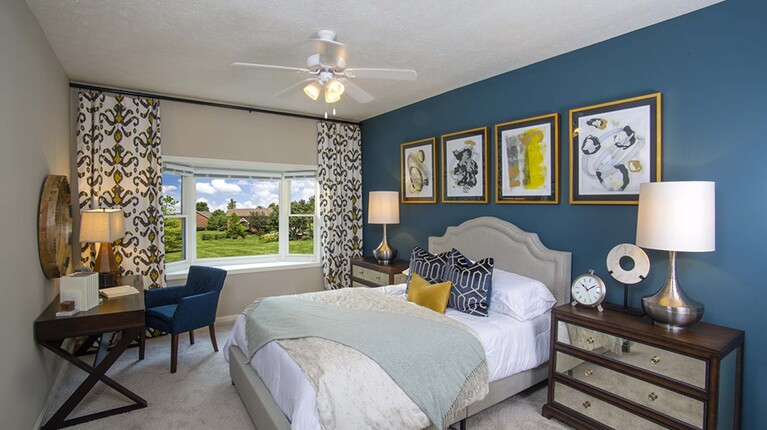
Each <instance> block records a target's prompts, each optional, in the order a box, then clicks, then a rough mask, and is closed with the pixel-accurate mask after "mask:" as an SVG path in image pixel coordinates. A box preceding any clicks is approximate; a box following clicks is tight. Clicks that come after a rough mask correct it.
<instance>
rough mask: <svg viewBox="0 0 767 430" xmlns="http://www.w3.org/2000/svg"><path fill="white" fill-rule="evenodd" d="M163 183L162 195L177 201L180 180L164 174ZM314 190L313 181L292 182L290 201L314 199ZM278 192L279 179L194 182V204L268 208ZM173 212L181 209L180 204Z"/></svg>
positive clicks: (277, 197)
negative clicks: (205, 203) (235, 203)
mask: <svg viewBox="0 0 767 430" xmlns="http://www.w3.org/2000/svg"><path fill="white" fill-rule="evenodd" d="M162 183H163V186H162V188H163V194H165V195H168V194H169V195H171V196H173V198H174V199H176V201H179V202H180V201H181V177H180V176H176V175H168V174H163V175H162ZM314 187H315V180H314V179H293V180H291V201H297V200H301V199H304V200H306V199H308V198H309V197H311V196H313V195H314ZM279 190H280V181H279V180H264V179H211V178H197V179H196V180H195V191H196V201H198V202H200V201H202V202H207V203H208V207H209V208H210V211H211V212H212V211H215V210H216V209H222V210H224V211H226V205H227V203H228V202H229V199H234V200H235V201H236V202H237V209H252V208H256V207H258V206H261V207H267V206H269V204H271V203H279V198H280V196H279ZM176 209H177V210H179V211H180V210H181V207H180V203H179V205H177V208H176Z"/></svg>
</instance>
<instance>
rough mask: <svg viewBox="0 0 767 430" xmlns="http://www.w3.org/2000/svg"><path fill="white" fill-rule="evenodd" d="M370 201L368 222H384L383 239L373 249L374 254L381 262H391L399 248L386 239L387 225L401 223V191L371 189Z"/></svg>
mask: <svg viewBox="0 0 767 430" xmlns="http://www.w3.org/2000/svg"><path fill="white" fill-rule="evenodd" d="M369 196H370V198H369V202H368V224H383V240H381V244H380V245H378V248H376V249H374V250H373V256H374V257H375V258H376V260H378V262H379V263H381V264H389V263H391V262H392V261H393V260H394V259H395V258H396V257H397V250H396V249H394V248H392V247H391V246H389V242H388V241H387V240H386V225H387V224H399V192H397V191H371V192H370V194H369Z"/></svg>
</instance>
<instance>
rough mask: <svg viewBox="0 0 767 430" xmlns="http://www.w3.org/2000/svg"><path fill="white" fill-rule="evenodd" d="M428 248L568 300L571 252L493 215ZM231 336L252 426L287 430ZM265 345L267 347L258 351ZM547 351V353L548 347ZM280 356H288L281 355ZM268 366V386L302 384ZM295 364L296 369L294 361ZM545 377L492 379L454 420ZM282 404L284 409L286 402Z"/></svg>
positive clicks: (543, 372) (532, 373)
mask: <svg viewBox="0 0 767 430" xmlns="http://www.w3.org/2000/svg"><path fill="white" fill-rule="evenodd" d="M428 245H429V249H428V250H429V252H431V253H433V254H437V253H440V252H445V251H449V250H451V249H452V248H456V249H458V250H459V251H460V252H461V253H462V254H463V255H465V256H466V257H468V258H470V259H472V260H478V259H481V258H485V257H493V258H494V259H495V267H496V268H499V269H502V270H505V271H508V272H514V273H518V274H520V275H523V276H526V277H529V278H533V279H537V280H539V281H541V282H542V283H543V284H545V285H546V287H548V289H549V290H550V291H551V293H552V294H553V295H554V297H555V298H556V300H557V304H563V303H567V302H568V301H569V284H570V262H571V256H570V253H569V252H563V251H554V250H551V249H548V248H547V247H545V246H544V245H543V244H542V243H541V242H540V240H539V238H538V235H537V234H535V233H528V232H524V231H522V230H521V229H519V228H518V227H516V226H515V225H513V224H511V223H509V222H506V221H503V220H500V219H497V218H493V217H480V218H475V219H472V220H469V221H466V222H464V223H462V224H461V225H459V226H455V227H449V228H448V229H447V230H446V232H445V234H444V235H443V236H433V237H429V243H428ZM394 291H395V292H394V294H397V291H396V288H395V289H394ZM541 320H544V321H545V324H544V323H541ZM549 323H550V322H549V321H548V314H546V316H545V317H539V319H538V321H533V322H532V323H531V324H533V325H537V326H538V328H537V330H538V331H541V330H542V328H541V327H543V326H545V329H546V330H548V329H549V327H548V324H549ZM235 332H236V330H234V331H233V333H235ZM541 334H542V336H540V337H542V338H547V337H548V331H547V332H546V333H541ZM234 338H235V335H234V334H233V336H232V337H231V338H230V340H229V341H227V347H226V353H227V354H228V360H229V366H230V374H231V377H232V383H233V384H234V385H235V387H236V389H237V391H238V393H239V394H240V397H241V399H242V401H243V404H244V405H245V407H246V409H247V411H248V413H249V414H250V417H251V419H252V420H253V423H254V425H255V426H256V428H257V429H258V430H290V429H291V422H290V420H289V419H288V418H287V417H286V415H285V413H283V410H282V409H281V407H280V406H279V405H278V402H277V401H275V399H274V398H273V397H272V394H271V393H270V390H269V388H267V384H265V382H264V380H262V379H261V377H260V376H259V373H257V371H256V370H255V369H257V368H259V364H251V363H249V362H248V360H247V358H246V355H245V354H244V353H243V352H242V350H241V349H240V348H239V347H238V346H237V345H238V342H237V341H236V340H235V339H234ZM240 343H241V341H240ZM267 347H269V345H267V346H265V347H264V348H262V349H266V348H267ZM277 348H279V347H277ZM538 348H539V349H540V348H541V346H540V345H539V346H538ZM545 348H546V351H548V344H546V346H545ZM267 352H268V351H267ZM259 353H261V351H259ZM282 353H283V354H285V355H287V353H285V352H284V351H282ZM279 355H280V351H271V357H275V356H279ZM288 358H289V357H288ZM254 361H255V359H254ZM288 364H289V363H288ZM272 365H274V366H280V367H282V368H283V374H282V375H281V376H278V377H277V378H276V379H282V380H281V381H278V380H271V381H270V380H269V376H266V377H265V379H266V380H267V382H268V384H269V386H271V387H275V385H274V384H279V383H282V384H287V385H290V384H293V385H301V384H302V383H306V382H305V381H303V382H302V381H300V379H301V378H300V376H295V373H296V372H293V373H291V372H287V373H284V368H286V367H289V366H288V365H285V364H277V363H269V362H266V363H260V366H261V367H260V368H261V372H262V374H265V373H264V369H268V368H269V366H272ZM293 365H294V366H296V365H295V363H293ZM296 367H297V366H296ZM268 373H271V372H268ZM547 376H548V361H546V362H544V363H543V364H540V365H538V366H536V367H534V368H531V369H529V370H525V371H521V372H517V373H514V374H511V375H510V376H505V377H503V378H500V379H497V380H493V379H491V382H490V386H489V389H490V391H489V394H488V395H487V396H485V397H484V398H483V399H482V400H480V401H477V402H475V403H473V404H471V405H469V406H468V407H467V408H465V409H464V410H462V411H461V412H460V414H459V416H458V417H457V418H456V419H455V420H454V422H458V421H460V420H462V419H465V418H467V417H469V416H472V415H474V414H476V413H479V412H481V411H483V410H484V409H486V408H488V407H490V406H492V405H494V404H496V403H498V402H501V401H503V400H505V399H507V398H509V397H511V396H513V395H514V394H516V393H519V392H520V391H523V390H524V389H526V388H528V387H531V386H533V385H535V384H537V383H539V382H541V381H543V380H545V379H546V378H547ZM272 379H275V378H272ZM291 380H292V381H291ZM273 391H275V392H277V393H278V394H276V395H277V396H278V397H279V396H280V395H281V394H279V392H278V391H277V390H273ZM282 395H284V394H282ZM299 401H300V400H299ZM282 403H283V405H284V401H282Z"/></svg>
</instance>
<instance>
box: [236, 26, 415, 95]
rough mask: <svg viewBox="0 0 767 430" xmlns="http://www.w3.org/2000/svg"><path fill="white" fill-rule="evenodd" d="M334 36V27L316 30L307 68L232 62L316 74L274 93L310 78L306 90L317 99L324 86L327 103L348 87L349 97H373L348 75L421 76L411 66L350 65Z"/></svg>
mask: <svg viewBox="0 0 767 430" xmlns="http://www.w3.org/2000/svg"><path fill="white" fill-rule="evenodd" d="M335 38H336V33H335V32H334V31H331V30H320V31H318V32H317V39H314V51H315V52H314V53H312V54H310V55H309V56H308V57H307V59H306V64H307V67H306V68H303V67H289V66H277V65H271V64H254V63H241V62H235V63H232V65H233V66H238V67H239V66H242V67H251V68H257V69H265V70H279V71H293V72H299V73H307V74H309V75H313V77H311V78H309V79H305V80H303V81H301V82H298V83H296V84H293V85H291V86H290V87H288V88H286V89H285V90H283V91H280V92H279V93H277V94H275V95H274V96H275V97H280V96H283V95H285V94H287V93H292V92H293V91H294V90H297V89H298V88H299V87H301V86H302V85H303V84H304V83H305V82H307V81H308V82H309V84H307V85H306V86H304V87H303V90H304V94H306V96H307V97H309V98H310V99H312V100H315V101H316V100H317V99H318V98H319V96H320V94H321V93H322V91H323V88H324V91H325V103H328V104H330V103H336V102H338V101H339V100H341V95H342V94H343V93H344V91H346V90H348V91H347V92H348V94H349V97H351V98H352V99H354V100H355V101H357V102H358V103H368V102H370V101H372V100H373V99H374V97H373V96H372V95H370V94H368V93H367V92H365V90H363V89H362V88H360V87H358V86H357V85H355V84H354V83H352V82H351V81H350V80H349V79H391V80H398V81H414V80H416V78H417V77H418V74H417V73H416V71H415V70H411V69H371V68H349V69H347V68H346V45H344V44H343V43H341V42H338V41H336V40H335Z"/></svg>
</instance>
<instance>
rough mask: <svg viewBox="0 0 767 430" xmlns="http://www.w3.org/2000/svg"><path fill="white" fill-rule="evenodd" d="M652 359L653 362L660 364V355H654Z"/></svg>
mask: <svg viewBox="0 0 767 430" xmlns="http://www.w3.org/2000/svg"><path fill="white" fill-rule="evenodd" d="M650 361H651V362H652V364H658V363H660V357H658V356H657V355H653V356H652V358H651V359H650Z"/></svg>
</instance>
